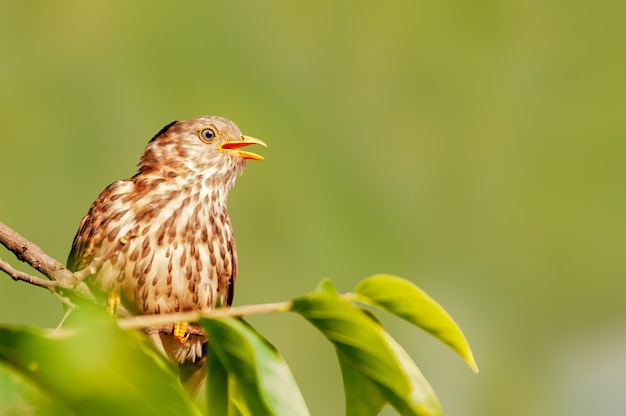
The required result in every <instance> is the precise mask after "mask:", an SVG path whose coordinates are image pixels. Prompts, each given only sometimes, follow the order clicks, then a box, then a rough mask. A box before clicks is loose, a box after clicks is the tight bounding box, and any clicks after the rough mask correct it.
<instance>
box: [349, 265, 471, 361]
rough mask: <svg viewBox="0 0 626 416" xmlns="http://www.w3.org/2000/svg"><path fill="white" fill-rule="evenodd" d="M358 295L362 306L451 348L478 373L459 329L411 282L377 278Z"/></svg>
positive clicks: (362, 284)
mask: <svg viewBox="0 0 626 416" xmlns="http://www.w3.org/2000/svg"><path fill="white" fill-rule="evenodd" d="M355 294H356V296H357V300H358V301H359V302H363V303H366V304H368V305H372V306H375V307H377V308H380V309H383V310H385V311H387V312H389V313H391V314H393V315H395V316H397V317H399V318H402V319H404V320H406V321H408V322H410V323H412V324H413V325H416V326H418V327H420V328H422V329H423V330H425V331H426V332H429V333H430V334H432V335H433V336H434V337H435V338H437V339H439V340H440V341H442V342H444V343H445V344H448V345H449V346H450V347H451V348H452V349H453V350H454V351H456V352H457V353H458V354H459V355H460V356H461V358H463V360H465V362H466V363H467V364H468V365H469V366H470V368H471V369H472V370H473V371H474V372H475V373H478V366H477V365H476V361H475V360H474V355H473V354H472V350H471V349H470V346H469V343H468V342H467V340H466V339H465V335H463V332H462V331H461V329H460V328H459V326H458V325H457V324H456V322H454V320H453V319H452V317H450V315H449V314H448V313H447V312H446V311H445V309H443V308H442V307H441V305H439V304H438V303H437V302H436V301H435V300H434V299H432V298H431V297H430V296H428V295H427V294H426V293H425V292H424V291H422V290H421V289H420V288H419V287H417V286H416V285H415V284H413V283H412V282H409V281H408V280H405V279H402V278H400V277H396V276H390V275H383V274H381V275H375V276H372V277H369V278H367V279H364V280H362V281H361V282H360V283H359V284H358V285H357V286H356V288H355Z"/></svg>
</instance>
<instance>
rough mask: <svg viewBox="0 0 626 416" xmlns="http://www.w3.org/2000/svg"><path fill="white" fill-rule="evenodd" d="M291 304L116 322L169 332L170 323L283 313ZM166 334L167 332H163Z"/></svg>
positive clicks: (205, 310)
mask: <svg viewBox="0 0 626 416" xmlns="http://www.w3.org/2000/svg"><path fill="white" fill-rule="evenodd" d="M291 306H292V303H291V302H290V301H286V302H275V303H262V304H259V305H244V306H233V307H232V308H217V309H204V310H201V311H191V312H178V313H171V314H160V315H142V316H133V317H130V318H122V319H119V320H118V324H119V326H120V328H123V329H131V328H132V329H138V328H154V327H157V328H160V327H161V326H164V327H165V326H167V327H168V328H169V332H171V325H172V322H183V321H188V322H195V321H198V320H199V319H200V318H238V317H241V316H250V315H262V314H268V313H274V312H284V311H288V310H289V309H291ZM164 332H167V331H164Z"/></svg>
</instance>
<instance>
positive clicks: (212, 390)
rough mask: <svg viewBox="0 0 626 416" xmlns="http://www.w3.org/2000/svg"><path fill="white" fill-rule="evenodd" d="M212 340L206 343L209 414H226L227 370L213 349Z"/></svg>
mask: <svg viewBox="0 0 626 416" xmlns="http://www.w3.org/2000/svg"><path fill="white" fill-rule="evenodd" d="M214 345H215V343H214V342H209V343H208V345H207V370H208V373H209V376H208V377H207V380H206V387H205V388H206V392H207V402H208V406H209V413H208V414H209V415H227V414H228V407H229V401H228V396H229V386H228V372H227V370H226V368H225V367H224V365H223V364H222V362H221V361H220V360H219V358H218V356H217V351H215V349H214V347H213V346H214Z"/></svg>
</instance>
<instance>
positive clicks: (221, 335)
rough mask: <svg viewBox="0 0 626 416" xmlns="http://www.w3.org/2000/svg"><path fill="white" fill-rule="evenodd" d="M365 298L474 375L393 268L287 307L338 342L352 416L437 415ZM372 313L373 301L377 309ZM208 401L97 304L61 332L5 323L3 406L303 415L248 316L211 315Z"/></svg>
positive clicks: (23, 410)
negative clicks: (390, 411)
mask: <svg viewBox="0 0 626 416" xmlns="http://www.w3.org/2000/svg"><path fill="white" fill-rule="evenodd" d="M363 305H368V306H369V307H374V308H375V309H380V310H383V311H385V312H388V313H390V314H392V315H394V316H396V317H399V318H401V319H404V320H406V321H408V322H410V323H411V324H413V325H415V326H416V327H419V328H421V329H423V330H425V331H427V332H428V333H430V334H432V335H433V336H434V337H436V338H437V339H439V340H441V341H442V342H444V343H445V344H447V345H449V346H450V347H451V348H452V349H453V350H454V351H456V352H457V353H458V354H459V355H460V356H461V357H462V358H463V359H464V360H465V361H466V362H467V364H468V365H469V366H470V368H472V370H474V371H476V372H477V371H478V369H477V366H476V363H475V361H474V358H473V356H472V352H471V350H470V347H469V345H468V343H467V341H466V339H465V337H464V335H463V333H462V332H461V330H460V329H459V327H458V326H457V325H456V323H455V322H454V321H453V320H452V318H451V317H450V316H449V315H448V314H447V313H446V312H445V310H444V309H443V308H442V307H441V306H440V305H439V304H438V303H437V302H435V301H434V300H433V299H431V298H430V297H429V296H428V295H427V294H426V293H424V292H423V291H422V290H420V289H419V288H418V287H417V286H415V285H414V284H413V283H411V282H409V281H407V280H404V279H402V278H399V277H395V276H390V275H376V276H372V277H369V278H366V279H364V280H363V281H361V282H360V283H359V284H358V285H357V286H356V288H355V290H354V292H352V293H347V294H339V293H337V291H336V290H335V288H334V287H333V285H332V283H331V282H330V281H328V280H323V281H322V282H321V283H320V285H319V286H318V288H317V289H316V290H315V291H314V292H312V293H310V294H307V295H305V296H302V297H299V298H296V299H294V300H293V301H291V302H290V303H289V307H288V308H281V309H280V310H276V312H282V311H290V312H292V313H296V314H298V315H300V316H302V317H303V318H304V319H305V320H307V321H308V322H310V323H311V324H312V325H313V326H315V328H317V329H318V330H319V331H320V332H321V333H322V335H323V336H324V337H326V338H327V339H328V340H329V341H330V342H331V343H332V344H333V346H334V347H335V350H336V352H337V358H338V361H339V365H340V368H341V371H342V376H343V385H344V392H345V396H346V409H345V413H346V415H348V416H356V415H375V414H378V413H379V412H380V411H381V409H382V408H383V407H384V406H385V405H386V404H389V405H391V406H393V407H394V408H395V409H396V410H397V411H398V413H400V414H403V415H420V416H421V415H428V416H430V415H440V414H442V411H441V406H440V404H439V401H438V400H437V397H436V395H435V393H434V392H433V390H432V388H431V387H430V385H429V384H428V382H427V381H426V379H425V378H424V376H423V375H422V374H421V372H420V371H419V369H418V368H417V366H416V365H415V363H414V362H413V360H412V359H411V358H410V357H409V355H408V354H407V352H406V351H405V350H404V349H403V348H402V347H401V346H400V345H399V344H398V343H397V342H396V341H395V340H394V339H393V338H392V337H391V335H390V334H389V333H387V332H386V331H385V329H384V328H383V326H382V325H381V324H380V322H379V321H378V320H377V319H376V318H375V316H374V315H373V314H372V313H371V312H370V311H369V310H368V309H364V308H363ZM370 309H371V308H370ZM199 324H200V325H201V326H202V327H203V328H204V329H205V331H206V332H207V334H208V336H209V339H210V341H209V343H208V354H207V355H208V358H207V359H208V365H207V369H208V379H207V383H206V391H207V403H206V406H205V407H206V408H203V409H200V408H199V407H198V406H197V405H196V404H195V403H194V402H193V401H192V400H191V399H190V398H189V397H188V396H187V395H186V394H185V392H184V390H183V389H182V387H181V385H180V383H179V382H178V379H177V375H176V369H175V368H174V365H173V364H172V363H171V362H169V361H167V360H166V359H165V358H164V357H163V356H161V355H160V354H159V353H158V352H157V351H156V349H155V348H154V347H153V346H152V344H151V343H150V342H149V341H148V340H147V338H146V337H145V336H143V334H141V333H140V332H138V331H129V330H123V329H120V327H119V326H118V325H117V324H116V321H115V320H114V319H113V318H111V317H109V316H108V315H106V313H104V312H103V311H102V310H99V309H97V308H95V307H93V308H92V307H81V308H80V309H79V311H77V312H76V313H74V314H72V315H71V316H70V318H69V319H68V321H67V323H66V325H65V327H64V328H63V329H62V330H59V331H56V332H53V331H45V330H41V329H34V328H28V327H13V326H8V325H5V326H0V414H7V415H25V414H37V415H66V414H67V415H75V414H89V415H99V414H102V415H105V414H106V415H110V414H114V413H122V414H143V415H150V414H155V415H157V414H158V415H168V414H172V415H174V414H177V415H180V414H185V415H196V414H211V415H290V416H291V415H295V416H297V415H308V414H309V412H308V409H307V406H306V403H305V400H304V398H303V397H302V394H301V393H300V390H299V388H298V385H297V383H296V381H295V379H294V377H293V375H292V374H291V371H290V370H289V367H288V365H287V363H286V362H285V361H284V360H283V358H282V357H281V355H280V353H279V351H277V350H276V348H275V347H274V346H273V345H272V344H271V343H270V342H269V341H268V340H267V339H265V338H264V337H263V336H262V335H261V334H260V333H258V332H257V331H256V330H255V329H254V328H253V327H251V326H250V325H249V324H248V323H247V322H245V321H244V320H243V319H241V318H234V317H216V316H211V315H206V316H205V317H203V318H201V319H200V321H199Z"/></svg>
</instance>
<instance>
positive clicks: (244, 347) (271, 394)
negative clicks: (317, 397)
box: [200, 318, 309, 416]
mask: <svg viewBox="0 0 626 416" xmlns="http://www.w3.org/2000/svg"><path fill="white" fill-rule="evenodd" d="M200 324H201V325H202V327H203V328H204V329H205V330H206V331H207V333H208V335H209V343H210V344H211V347H210V350H209V351H211V352H212V353H214V354H215V355H216V356H217V357H218V359H219V361H220V362H221V364H222V365H223V367H224V368H225V369H226V370H227V371H228V375H229V378H230V383H229V387H230V388H231V393H230V394H231V400H230V401H231V406H234V408H235V411H236V412H239V414H242V415H254V416H256V415H289V416H291V415H293V416H298V415H308V414H309V411H308V409H307V407H306V404H305V402H304V399H303V398H302V394H301V393H300V390H299V389H298V386H297V384H296V382H295V380H294V378H293V376H292V374H291V372H290V371H289V367H288V366H287V364H286V363H285V361H284V360H283V359H282V357H281V356H280V354H279V353H278V351H277V350H276V349H275V348H274V346H272V345H271V344H270V343H269V342H268V341H267V340H266V339H265V338H263V337H262V336H261V335H260V334H259V333H258V332H256V330H254V329H253V328H252V327H251V326H250V325H248V324H247V323H245V322H244V321H242V320H240V319H234V318H227V319H201V320H200ZM214 358H215V357H214ZM214 358H212V359H214Z"/></svg>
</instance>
